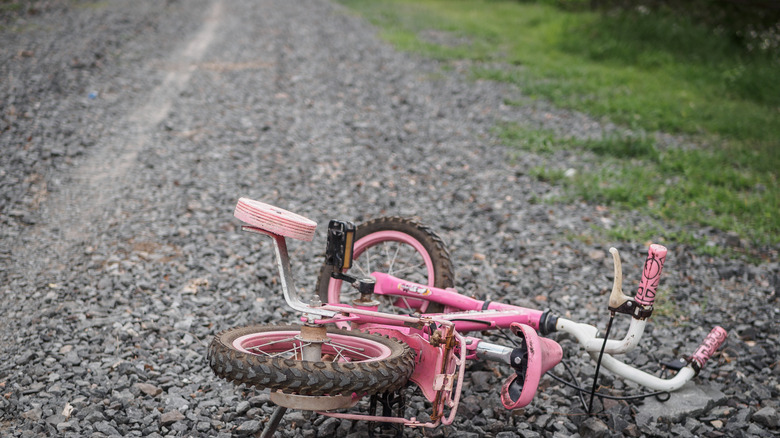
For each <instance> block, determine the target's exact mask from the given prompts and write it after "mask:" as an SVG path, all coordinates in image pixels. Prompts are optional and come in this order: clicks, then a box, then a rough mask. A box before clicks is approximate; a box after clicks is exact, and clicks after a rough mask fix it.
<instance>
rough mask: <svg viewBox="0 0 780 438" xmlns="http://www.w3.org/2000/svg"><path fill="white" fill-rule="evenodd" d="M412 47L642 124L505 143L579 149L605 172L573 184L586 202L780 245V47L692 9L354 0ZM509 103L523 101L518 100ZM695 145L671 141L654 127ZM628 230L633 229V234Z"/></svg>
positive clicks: (558, 177) (528, 90)
mask: <svg viewBox="0 0 780 438" xmlns="http://www.w3.org/2000/svg"><path fill="white" fill-rule="evenodd" d="M342 3H344V4H346V5H348V6H349V7H350V8H353V9H354V10H356V11H359V12H360V13H361V14H364V15H365V16H366V17H367V18H368V19H369V20H370V21H372V22H373V23H374V24H376V25H377V26H379V28H380V29H381V32H382V36H383V37H384V38H385V39H387V40H388V41H390V42H391V43H393V44H395V45H396V46H397V47H398V48H400V49H402V50H409V51H413V52H416V53H420V54H423V55H425V56H429V57H432V58H435V59H439V60H442V61H444V62H448V61H454V60H462V59H466V60H471V61H473V65H474V67H473V75H474V76H475V77H476V78H485V79H491V80H497V81H504V82H511V83H514V84H517V85H518V86H519V87H520V89H521V90H522V91H523V93H524V94H526V95H528V96H530V97H531V98H537V97H538V98H544V99H547V100H550V101H552V102H553V103H555V104H556V105H559V106H561V107H567V108H573V109H577V110H581V111H584V112H586V113H588V114H591V115H593V116H597V117H605V118H608V119H609V120H611V121H613V122H616V123H619V124H622V125H623V126H626V127H630V128H631V131H632V132H635V133H636V132H638V133H639V134H635V135H606V136H605V137H604V138H602V139H599V140H588V141H580V140H568V139H562V138H555V137H554V136H552V135H551V134H549V133H545V132H539V131H529V130H527V129H524V128H522V127H521V125H516V126H514V125H513V126H503V127H500V128H499V130H500V132H501V136H502V137H503V138H504V140H505V142H506V143H507V144H513V145H517V146H518V147H521V148H524V149H525V150H530V151H533V152H536V153H544V152H549V151H553V150H555V149H557V148H562V147H563V148H580V149H583V150H588V151H591V152H593V153H595V154H597V155H598V156H599V159H600V164H599V165H598V166H596V170H594V171H591V172H588V173H581V172H580V173H578V176H577V177H576V178H575V179H574V180H572V179H571V178H564V176H563V174H562V173H561V172H558V171H556V170H551V169H537V170H536V172H537V173H538V175H537V177H539V178H540V179H545V180H547V181H550V182H553V183H556V182H560V183H561V184H566V183H565V181H569V183H568V184H567V185H568V186H569V189H570V193H572V194H573V195H574V196H577V197H580V198H583V199H585V200H588V201H591V202H596V203H603V204H608V205H615V206H619V207H622V208H626V209H642V210H643V211H646V212H647V214H648V215H649V216H650V217H653V218H656V219H658V220H664V221H673V222H675V223H680V224H683V225H709V226H713V227H716V228H719V229H722V230H728V231H735V232H737V233H739V234H740V235H741V236H743V237H744V238H747V239H749V240H750V241H752V242H753V243H754V244H756V245H764V244H770V245H775V244H777V243H780V214H778V213H780V187H778V181H777V169H778V168H780V73H778V72H780V55H778V54H777V53H774V52H770V51H761V50H754V51H752V52H751V51H748V50H746V49H745V48H744V47H740V46H737V45H736V44H735V43H734V42H733V41H731V40H730V39H729V38H726V37H721V36H719V35H718V33H717V32H716V31H714V30H711V29H708V28H705V27H701V26H698V25H696V24H694V23H690V22H687V21H686V20H685V19H684V18H682V17H676V16H672V15H669V14H666V15H664V14H658V13H652V14H651V13H647V12H623V13H618V14H599V13H592V12H581V11H580V12H573V11H565V10H561V9H558V8H556V7H554V6H551V5H549V4H546V3H545V2H518V1H510V0H506V1H502V0H423V1H411V0H373V1H371V2H363V1H357V0H342ZM508 103H511V102H508ZM655 131H663V132H668V133H675V134H680V135H684V136H686V137H687V138H689V139H690V142H691V143H692V144H694V145H696V147H687V148H685V149H683V148H661V147H659V146H658V145H657V144H656V142H655V140H654V139H655V137H654V136H653V135H649V134H644V133H647V132H655ZM627 237H630V236H627Z"/></svg>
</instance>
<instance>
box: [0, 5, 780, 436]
mask: <svg viewBox="0 0 780 438" xmlns="http://www.w3.org/2000/svg"><path fill="white" fill-rule="evenodd" d="M31 4H33V5H36V11H37V13H36V14H34V15H31V14H27V13H25V11H21V12H19V13H17V14H16V15H14V16H8V15H6V16H2V17H0V18H2V22H0V23H2V28H1V29H0V38H1V40H2V44H0V60H1V62H0V73H1V75H0V110H2V111H0V147H1V148H2V154H0V224H1V225H2V226H1V227H0V239H2V245H0V293H1V294H2V299H1V300H0V310H1V311H2V315H3V316H4V317H3V318H2V320H1V321H0V333H2V338H0V393H1V394H2V397H0V415H1V417H0V419H1V420H2V422H1V423H0V436H13V437H33V436H53V435H57V436H74V437H76V436H79V437H80V436H94V437H102V436H217V435H219V436H232V435H239V436H240V435H250V434H253V433H254V432H256V431H257V430H259V429H260V428H262V424H263V422H264V421H265V419H266V418H267V416H268V414H269V413H270V412H271V411H272V406H271V405H270V404H269V402H268V396H267V394H265V393H263V392H259V391H254V390H247V389H244V388H235V387H233V386H232V385H230V384H227V383H225V382H223V381H220V380H219V379H217V378H215V377H214V376H213V374H212V373H211V371H210V369H209V368H208V366H207V364H206V362H205V360H204V355H205V345H206V344H207V343H208V342H209V340H210V338H211V337H212V336H213V335H214V334H215V333H216V332H217V331H219V330H221V329H224V328H228V327H231V326H235V325H240V324H247V323H255V322H259V323H265V322H288V321H294V320H295V315H293V314H290V313H288V312H287V310H286V307H285V306H284V303H283V300H282V298H281V296H280V293H279V292H280V291H279V287H278V284H277V280H276V274H275V271H274V260H273V258H272V257H273V256H272V250H271V247H270V244H269V242H267V241H263V240H260V241H258V240H257V239H252V238H251V237H248V236H246V235H243V234H241V233H239V232H238V231H237V229H236V228H237V222H236V221H235V220H233V219H232V216H231V213H232V208H233V206H234V204H235V202H236V200H237V199H238V197H239V196H248V197H251V198H255V199H260V200H263V201H265V202H269V203H272V204H277V205H279V206H281V207H283V208H287V209H289V210H292V211H295V212H297V213H300V214H302V215H305V216H307V217H309V218H312V219H314V220H316V221H318V222H320V223H325V222H326V221H327V220H328V219H330V218H333V217H339V218H345V219H351V220H355V221H361V220H364V219H368V218H370V217H374V216H378V215H385V214H400V215H415V216H417V217H419V218H420V219H421V220H422V221H423V222H425V223H427V224H429V225H431V226H432V227H433V228H434V229H436V230H439V232H440V234H441V235H442V237H443V238H444V239H445V241H446V242H447V243H448V245H449V248H450V250H451V252H452V256H453V261H454V262H455V265H456V274H457V279H456V283H457V286H458V288H460V289H462V290H463V291H465V293H468V294H474V295H477V296H479V297H481V298H486V297H487V298H490V299H494V300H497V299H504V300H511V301H512V302H516V303H520V304H528V305H530V306H534V307H544V308H547V307H549V308H551V309H553V310H555V311H557V312H559V313H561V314H571V316H572V317H573V318H575V319H581V320H584V321H589V322H592V323H595V324H597V325H598V326H599V327H602V328H603V327H605V325H606V320H605V318H604V316H605V315H604V312H603V311H602V307H601V306H602V305H605V304H606V297H605V296H604V294H605V293H606V292H607V291H608V290H609V289H610V287H611V283H610V277H611V272H612V267H611V259H609V258H608V257H607V252H606V250H607V249H608V247H609V245H613V244H614V243H612V242H598V241H596V242H594V241H591V240H589V239H587V238H586V237H584V236H587V235H588V234H589V231H590V229H591V227H592V226H593V225H594V224H598V225H600V226H615V225H617V224H624V223H630V224H636V223H641V222H642V218H641V217H636V216H635V215H632V214H631V213H625V214H621V215H617V214H616V213H614V212H612V211H610V210H609V209H605V208H603V207H599V206H595V205H587V204H568V205H561V204H555V203H546V202H539V200H544V199H546V198H547V197H550V196H555V195H556V194H557V189H556V188H554V187H551V186H549V185H546V184H544V183H542V182H539V181H537V180H536V179H534V178H533V177H531V176H530V175H528V172H527V170H528V169H529V168H531V167H534V166H548V167H557V168H568V167H574V166H575V164H576V163H577V162H579V161H580V160H582V159H583V157H578V156H575V155H573V154H567V153H560V154H558V155H556V156H554V157H543V156H535V155H533V154H519V153H517V152H513V151H511V150H507V149H506V148H504V147H502V146H500V145H499V144H498V143H497V140H496V139H495V138H494V136H493V135H492V128H493V127H494V126H495V125H496V123H498V122H500V121H519V122H522V123H527V124H529V125H530V126H536V127H544V128H547V129H552V130H555V131H557V132H559V133H561V134H563V135H575V136H588V135H598V134H599V133H600V132H601V131H602V129H603V126H602V125H601V124H600V123H599V122H597V121H595V120H592V119H590V118H588V117H586V116H584V115H581V114H577V113H572V112H568V111H563V110H559V109H555V108H552V107H549V106H548V105H547V104H545V103H543V102H535V103H531V104H529V105H527V106H522V107H515V106H512V107H510V106H505V105H503V103H502V102H504V101H505V99H507V98H510V99H517V98H520V97H521V95H520V93H519V91H518V90H516V89H514V88H511V87H508V86H504V85H501V84H495V83H491V82H481V81H480V82H472V81H469V80H467V79H465V78H464V77H463V75H461V74H460V73H459V71H458V69H455V71H449V70H446V71H445V70H443V69H442V68H441V66H440V65H437V63H435V62H430V61H427V60H421V59H417V58H414V57H411V56H408V55H404V54H399V53H397V52H395V51H393V50H392V49H391V48H389V47H388V46H387V45H386V44H384V43H382V42H381V41H380V40H379V39H378V38H377V36H376V31H375V30H374V29H373V28H372V27H370V26H369V25H367V24H366V23H365V22H363V21H362V20H361V19H359V18H356V17H354V16H352V15H350V14H349V13H348V12H347V11H346V10H344V9H343V8H342V7H340V6H338V5H334V4H331V3H329V2H326V1H320V0H301V1H296V2H287V1H249V0H230V1H228V0H189V1H186V2H185V1H168V2H158V1H152V0H137V1H134V2H132V3H130V2H122V1H119V0H111V1H107V2H100V3H95V4H91V3H82V2H57V1H38V2H32V3H31ZM607 128H609V127H607ZM586 158H587V157H586ZM322 228H323V227H322V226H320V229H319V234H318V236H317V237H316V238H315V241H314V242H313V243H311V244H303V243H298V242H293V243H291V244H290V250H291V255H292V257H293V263H294V266H293V267H294V270H295V272H296V275H297V278H298V283H297V285H298V286H299V287H300V288H302V289H312V288H313V285H314V280H315V274H316V272H317V270H318V267H319V264H320V261H321V255H322V250H323V249H324V237H323V236H322V234H323V233H322ZM697 233H703V235H706V236H707V237H708V238H710V239H711V240H712V242H713V243H714V244H724V242H726V241H727V240H728V237H727V236H725V235H723V234H722V233H719V232H717V231H714V230H697ZM668 246H669V248H670V255H669V257H668V259H667V264H666V267H665V278H664V279H662V287H663V288H664V290H666V291H667V295H668V296H669V297H670V300H669V301H668V302H667V305H666V306H665V307H664V309H665V311H664V312H658V313H660V314H659V315H657V316H656V317H655V318H654V320H653V322H652V324H651V329H650V330H649V331H648V333H647V334H646V336H645V338H646V339H644V340H643V341H642V344H641V347H642V350H643V352H636V353H634V354H631V355H629V358H630V359H631V360H633V362H634V363H635V364H639V365H643V366H646V367H647V368H648V369H657V365H656V364H657V361H658V360H663V359H671V358H674V357H677V356H681V355H684V354H687V353H690V352H692V351H693V349H694V348H695V347H696V345H698V343H699V342H700V340H701V339H703V337H704V336H705V334H706V333H707V331H708V330H709V328H710V327H711V326H713V325H715V324H722V325H724V326H725V327H726V328H727V329H728V330H729V332H730V339H729V342H728V345H727V347H726V348H725V349H724V350H723V353H722V354H720V355H718V356H717V357H715V358H714V359H713V361H712V363H711V364H710V365H708V367H707V368H706V369H705V370H704V371H703V372H702V374H701V375H700V376H699V377H698V378H697V380H696V386H695V388H698V389H697V390H698V391H699V392H700V393H701V394H704V396H701V395H700V396H698V398H696V397H695V395H696V393H695V390H692V391H694V398H693V401H692V402H690V403H689V402H687V401H685V400H683V399H682V398H681V396H679V395H678V396H673V397H672V400H670V402H668V403H667V404H666V407H663V406H662V408H661V411H660V412H661V414H660V418H658V415H655V414H653V412H655V411H654V410H653V409H656V407H655V404H654V403H655V402H653V401H646V402H645V403H644V404H643V403H639V402H634V403H631V404H628V403H625V402H605V403H604V404H603V405H601V404H599V406H598V409H597V410H598V411H599V412H600V414H599V415H597V416H595V417H592V418H588V417H586V416H585V415H583V414H582V408H581V407H580V406H579V403H578V401H577V400H576V397H574V396H573V394H572V392H571V391H570V390H568V389H565V388H564V387H562V386H560V385H558V384H557V383H555V382H554V381H552V380H550V379H545V380H544V383H543V389H544V390H543V391H542V392H541V393H540V395H539V396H538V397H537V398H536V399H535V400H534V402H533V403H532V404H531V405H530V406H528V407H527V408H525V409H523V410H520V411H517V412H508V411H506V410H504V409H503V408H502V407H501V405H500V401H499V398H498V392H497V388H498V387H499V386H500V383H501V382H502V381H503V380H504V377H503V376H502V377H499V376H498V375H499V374H501V373H503V374H504V375H506V373H507V370H502V369H500V368H498V369H496V370H494V369H493V368H492V366H491V365H489V364H488V365H484V364H475V365H473V366H472V367H471V372H470V374H469V377H468V378H467V382H466V388H465V390H464V397H465V398H464V404H463V406H462V407H461V409H462V412H461V414H463V415H461V416H460V418H459V419H458V421H457V422H456V423H455V424H454V425H452V426H448V427H440V428H438V429H436V430H432V431H430V430H428V431H420V430H411V429H408V430H407V431H406V432H407V436H423V434H424V435H425V436H497V437H510V436H518V435H519V436H524V437H535V436H560V437H563V436H572V435H577V434H579V435H581V436H610V435H618V436H619V435H621V434H626V435H630V436H641V435H647V436H667V435H669V434H674V435H679V436H710V437H718V436H772V435H773V434H774V435H776V434H778V431H780V428H779V426H778V423H779V422H780V418H778V410H780V403H778V393H779V392H780V385H779V384H778V378H779V377H780V366H779V365H778V361H777V357H778V342H779V341H780V339H779V338H780V333H779V330H778V324H777V319H778V313H780V309H779V307H780V306H779V305H778V298H777V297H778V295H777V293H776V289H777V287H778V284H780V281H779V280H778V276H779V275H780V267H779V266H778V257H777V249H769V250H768V251H767V253H766V261H764V262H762V263H761V264H758V265H753V264H749V263H746V262H743V261H740V260H729V259H721V258H712V257H703V256H700V255H696V254H694V253H692V252H691V250H690V248H686V247H684V246H676V245H674V243H672V242H670V243H669V244H668ZM644 248H645V244H644V243H643V242H636V243H634V244H631V245H622V246H621V247H620V248H619V249H620V250H621V254H622V255H623V259H624V260H623V268H624V276H625V278H626V281H627V283H626V289H630V288H633V287H634V286H631V285H634V284H636V281H637V280H638V275H639V266H640V264H641V262H642V260H643V256H642V252H643V250H645V249H644ZM557 339H558V340H559V341H560V342H561V343H562V344H563V345H564V349H565V351H566V356H567V358H568V361H569V362H570V363H571V365H572V367H573V369H574V370H575V371H576V372H579V373H580V375H581V376H582V379H584V381H585V382H587V381H588V377H587V376H589V375H590V373H592V372H593V366H592V364H590V363H589V362H588V361H586V360H582V358H581V352H580V351H578V350H575V349H573V348H567V347H572V343H571V342H570V341H569V340H567V339H564V338H562V337H559V338H557ZM556 373H557V374H559V375H563V371H562V370H560V369H556ZM611 380H612V379H610V377H609V376H605V383H612V384H613V386H615V387H616V388H618V389H628V390H629V392H631V391H632V390H633V388H631V387H630V385H626V384H624V383H623V382H621V381H619V380H616V381H614V382H611ZM675 397H677V398H675ZM675 400H678V403H677V404H673V403H674V402H675ZM680 400H683V402H682V404H683V405H685V404H686V403H688V404H694V405H695V404H696V403H700V406H698V407H695V408H694V409H692V410H688V411H685V412H684V413H682V414H677V413H675V412H676V411H675V409H676V408H675V407H679V406H680V402H679V401H680ZM656 404H657V403H656ZM419 408H423V409H424V406H423V404H422V402H421V401H420V398H419V397H413V398H412V399H411V402H410V404H409V410H410V411H414V410H416V409H419ZM672 411H674V412H672ZM279 433H280V434H281V436H290V437H298V436H302V437H315V436H316V437H322V436H333V435H336V434H338V435H339V436H350V437H353V436H354V437H358V436H364V435H365V433H366V424H365V423H361V422H351V421H338V420H334V419H326V418H325V417H312V418H308V416H306V415H304V414H302V413H300V412H290V413H288V414H287V416H286V417H285V420H284V428H283V430H282V429H280V432H279Z"/></svg>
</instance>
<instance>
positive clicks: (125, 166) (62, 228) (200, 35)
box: [0, 0, 224, 332]
mask: <svg viewBox="0 0 780 438" xmlns="http://www.w3.org/2000/svg"><path fill="white" fill-rule="evenodd" d="M223 3H224V2H223V0H215V1H214V2H213V3H212V4H211V7H210V8H209V9H208V10H207V11H206V12H205V14H204V15H203V24H202V25H201V26H200V28H199V30H198V31H197V32H196V33H195V34H194V35H193V36H192V37H191V38H189V39H188V40H183V41H182V42H181V43H180V44H179V46H178V48H177V49H175V50H174V51H173V52H172V53H170V54H169V56H168V57H166V59H165V61H164V62H161V61H160V60H159V59H155V60H152V63H153V64H154V65H157V64H159V65H160V66H161V67H160V68H162V69H165V70H167V72H166V73H165V76H164V77H163V79H162V81H161V82H160V83H159V85H157V86H156V87H154V88H152V89H151V90H149V92H148V93H147V94H146V96H144V97H142V98H141V99H140V100H139V101H140V102H141V103H140V104H139V105H137V106H136V107H135V108H134V109H131V110H130V111H128V112H127V115H126V117H125V118H124V120H119V121H117V125H118V126H120V127H121V129H117V130H116V131H114V132H116V133H117V134H115V135H112V136H109V137H107V138H105V139H104V140H103V141H102V142H101V143H100V144H98V145H96V146H95V148H94V149H93V151H94V152H93V154H92V155H91V156H89V157H87V158H86V160H85V161H84V162H83V163H82V164H81V165H79V166H77V167H75V168H74V169H73V170H72V172H71V173H70V175H69V176H70V178H71V181H70V184H68V185H66V186H64V187H63V188H62V189H61V191H60V192H59V193H57V194H56V195H54V194H50V197H49V199H48V200H47V201H45V202H44V203H43V204H42V205H41V217H42V218H45V222H41V223H40V224H39V225H37V226H35V228H33V229H32V230H31V231H30V233H29V236H22V238H21V239H19V241H18V242H17V243H16V244H14V245H13V246H14V248H13V257H12V260H13V262H12V263H14V264H16V265H17V267H16V269H15V271H16V272H24V273H25V274H26V276H27V278H28V284H34V283H35V281H36V276H37V275H38V273H39V272H41V271H46V270H55V269H58V268H56V266H57V265H59V266H60V267H61V266H62V264H67V263H68V261H70V260H72V254H74V248H75V247H77V246H78V245H81V244H83V242H84V241H87V240H89V239H90V238H92V237H93V236H94V235H95V234H96V232H95V229H96V228H97V229H100V228H101V223H100V222H101V221H105V220H106V219H108V218H110V217H112V216H117V215H118V214H119V213H121V212H120V211H117V210H116V208H113V207H112V203H113V202H114V201H117V200H119V199H120V197H121V196H122V195H121V193H122V188H123V187H125V186H126V185H127V184H132V183H133V180H132V170H133V168H134V166H136V165H137V158H138V154H139V153H140V151H141V150H142V149H143V148H144V147H145V146H146V145H147V144H148V143H149V141H150V138H151V135H152V134H153V133H154V131H155V129H157V126H158V125H159V124H160V122H162V121H163V120H164V119H165V118H166V117H167V115H168V113H169V112H170V110H171V107H172V105H173V103H174V100H175V99H176V97H177V96H178V95H179V93H180V92H182V91H183V90H184V89H185V87H186V86H187V84H188V82H189V81H190V77H191V75H192V72H193V71H195V70H196V68H197V64H198V63H199V62H201V61H202V59H203V57H204V54H205V53H206V50H207V48H208V47H209V45H210V44H211V42H212V41H213V40H214V38H215V35H216V34H217V30H218V28H219V26H220V25H221V24H222V21H223V20H222V18H223V9H224V4H223ZM41 254H46V256H45V257H41ZM12 305H18V304H13V303H12ZM7 325H8V321H7V320H4V321H2V322H0V332H7Z"/></svg>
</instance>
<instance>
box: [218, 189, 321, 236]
mask: <svg viewBox="0 0 780 438" xmlns="http://www.w3.org/2000/svg"><path fill="white" fill-rule="evenodd" d="M233 216H235V217H236V218H238V219H240V220H241V221H243V222H246V223H247V224H248V225H251V226H253V227H256V228H260V229H261V230H264V231H267V232H269V233H272V234H278V235H280V236H284V237H289V238H292V239H298V240H304V241H307V242H311V240H312V239H313V238H314V230H315V229H316V228H317V223H316V222H314V221H313V220H311V219H307V218H305V217H303V216H300V215H297V214H295V213H291V212H289V211H287V210H282V209H281V208H278V207H274V206H273V205H268V204H265V203H263V202H259V201H255V200H252V199H249V198H241V199H239V200H238V204H236V210H235V211H234V212H233Z"/></svg>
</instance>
